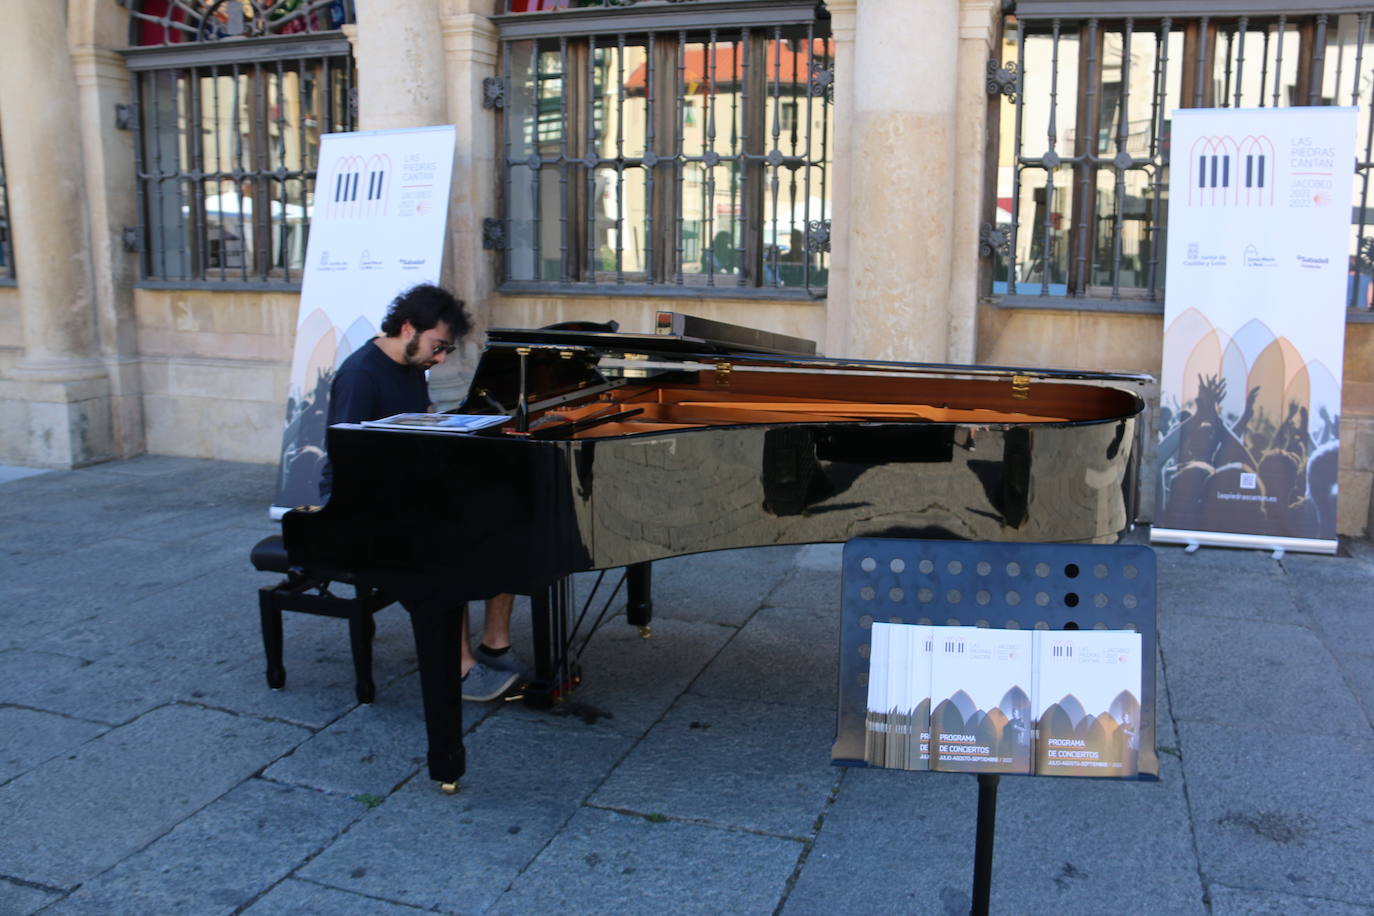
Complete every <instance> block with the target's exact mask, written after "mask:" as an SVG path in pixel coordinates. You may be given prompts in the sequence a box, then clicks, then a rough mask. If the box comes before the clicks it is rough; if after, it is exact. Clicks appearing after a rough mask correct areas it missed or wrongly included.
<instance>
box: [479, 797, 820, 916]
mask: <svg viewBox="0 0 1374 916" xmlns="http://www.w3.org/2000/svg"><path fill="white" fill-rule="evenodd" d="M803 850H804V845H803V844H802V843H801V842H800V841H797V840H792V839H785V838H782V837H775V836H763V835H760V834H756V833H750V832H747V831H739V830H724V829H720V828H717V827H709V826H706V825H703V824H692V823H683V822H680V821H675V820H667V819H665V820H650V819H648V818H644V817H638V816H633V815H625V814H620V813H617V812H613V811H598V810H595V809H586V808H584V809H582V810H581V811H579V812H577V814H576V816H575V817H573V819H572V820H571V821H570V822H569V823H568V825H567V826H566V827H565V828H564V829H563V830H561V831H559V833H558V836H557V837H556V838H555V839H554V840H553V842H551V843H550V844H549V846H548V848H546V849H545V850H543V851H542V852H540V854H539V856H538V858H536V859H535V860H534V862H533V863H531V865H530V866H529V867H528V868H527V869H526V870H525V871H524V872H522V873H521V874H520V875H519V876H518V877H516V879H515V880H514V882H513V883H512V884H511V887H510V889H509V890H508V891H506V892H505V893H504V894H502V895H501V896H500V898H498V899H497V900H496V901H495V903H494V904H493V905H492V907H491V908H490V909H489V910H487V911H486V912H487V913H489V914H493V916H495V914H510V916H521V914H526V913H617V914H625V916H630V914H641V913H642V914H645V916H657V914H662V913H702V914H712V916H714V914H719V913H771V912H773V910H774V909H775V908H776V906H777V904H778V901H779V900H780V899H781V898H782V894H783V892H784V891H785V889H786V887H787V883H788V881H789V880H790V879H791V877H792V874H793V872H794V870H795V869H796V867H797V863H798V860H799V858H800V857H801V855H802V853H803Z"/></svg>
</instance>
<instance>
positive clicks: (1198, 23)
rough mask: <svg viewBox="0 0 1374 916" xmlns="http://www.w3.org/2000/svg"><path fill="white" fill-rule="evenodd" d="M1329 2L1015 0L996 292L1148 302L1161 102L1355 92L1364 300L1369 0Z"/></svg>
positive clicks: (1354, 281) (1156, 235) (1355, 272)
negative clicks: (1289, 7) (1219, 9)
mask: <svg viewBox="0 0 1374 916" xmlns="http://www.w3.org/2000/svg"><path fill="white" fill-rule="evenodd" d="M1290 2H1291V0H1290ZM1337 5H1338V6H1340V7H1341V9H1339V10H1337V11H1335V12H1331V13H1320V12H1309V11H1301V12H1292V13H1288V12H1283V11H1282V10H1278V9H1265V8H1263V4H1262V3H1258V4H1257V7H1259V8H1257V9H1256V10H1255V11H1254V12H1253V14H1251V15H1240V14H1237V13H1236V12H1235V10H1234V8H1232V9H1230V10H1228V11H1226V12H1225V13H1224V14H1221V13H1219V14H1217V15H1207V14H1206V11H1205V10H1203V9H1200V7H1203V6H1205V4H1197V3H1183V2H1178V0H1152V2H1148V3H1146V2H1123V3H1115V4H1112V3H1107V4H1094V5H1093V9H1094V11H1097V10H1103V11H1104V13H1103V14H1102V15H1098V16H1075V15H1073V14H1074V12H1075V11H1076V10H1077V9H1081V8H1082V7H1083V4H1081V3H1077V2H1074V0H1021V2H1019V3H1018V4H1017V5H1016V11H1015V14H1014V15H1012V16H1009V17H1008V18H1007V19H1006V23H1005V26H1006V27H1005V30H1004V37H1003V45H1002V48H1003V61H1004V62H1006V63H1009V64H1010V66H1009V67H1006V68H1005V69H1007V70H1011V71H1012V73H1013V74H1014V77H1015V82H1014V84H1013V86H1012V87H1011V88H1012V90H1013V92H1014V103H1013V104H1012V105H1007V106H1003V108H1002V113H1001V120H1000V135H1001V140H1000V150H999V155H998V178H997V190H996V201H995V208H994V207H993V206H992V202H989V203H990V206H989V209H990V210H993V209H995V216H993V218H992V220H991V221H990V222H991V223H992V224H993V225H995V226H996V228H997V229H1000V232H997V233H993V236H994V240H995V241H1000V242H1001V243H1002V244H1001V245H1000V246H997V245H990V246H989V249H991V253H992V254H993V255H994V266H993V271H992V281H993V282H992V292H993V294H994V295H996V296H1001V297H1002V300H1001V301H1002V302H1003V303H1004V304H1022V305H1031V304H1036V303H1039V304H1045V305H1050V304H1053V303H1055V302H1058V303H1062V304H1064V305H1066V306H1067V305H1070V304H1071V303H1073V304H1080V305H1087V304H1092V303H1094V302H1101V303H1104V304H1107V305H1109V307H1122V303H1129V302H1130V301H1131V300H1135V301H1137V302H1141V303H1142V306H1141V307H1145V308H1149V309H1157V308H1158V307H1159V305H1158V304H1157V303H1161V302H1162V301H1163V291H1164V286H1165V259H1164V253H1165V250H1166V233H1167V225H1166V214H1167V205H1168V195H1169V174H1168V165H1167V163H1168V150H1169V127H1170V121H1171V115H1172V113H1173V111H1174V110H1175V109H1178V108H1204V107H1225V108H1231V107H1235V108H1262V107H1271V106H1272V107H1288V106H1296V105H1351V106H1355V107H1357V108H1358V109H1359V134H1358V136H1359V138H1360V141H1359V148H1357V157H1358V158H1357V161H1356V163H1355V168H1354V171H1353V175H1352V180H1353V181H1354V200H1355V206H1354V208H1353V213H1352V225H1351V282H1350V284H1349V305H1350V307H1352V308H1364V309H1368V308H1370V306H1371V304H1372V303H1374V292H1372V290H1374V284H1371V277H1372V276H1374V233H1371V231H1370V224H1371V223H1374V210H1371V209H1370V207H1369V204H1370V201H1369V192H1370V168H1371V165H1372V164H1374V163H1372V162H1371V159H1374V155H1372V154H1374V132H1372V131H1371V127H1372V126H1374V122H1372V121H1371V117H1370V112H1371V95H1372V91H1374V55H1370V54H1367V53H1366V52H1367V51H1368V50H1369V48H1368V44H1367V42H1368V38H1369V33H1370V12H1371V11H1374V6H1370V5H1366V4H1360V5H1359V8H1356V4H1353V3H1349V2H1346V3H1338V4H1337ZM1232 7H1233V5H1232ZM1170 13H1174V14H1176V15H1169V14H1170ZM988 228H993V227H992V226H989V227H988ZM989 249H985V253H987V252H988V250H989ZM1066 300H1067V301H1066ZM1075 301H1076V302H1075ZM1152 303H1153V304H1152ZM1125 307H1129V306H1125Z"/></svg>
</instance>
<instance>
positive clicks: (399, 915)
mask: <svg viewBox="0 0 1374 916" xmlns="http://www.w3.org/2000/svg"><path fill="white" fill-rule="evenodd" d="M243 912H244V916H415V914H416V913H423V912H427V911H426V910H421V909H418V908H417V907H413V906H407V905H405V904H401V903H392V902H391V901H389V900H379V899H377V898H376V897H366V896H363V895H362V894H351V893H349V892H348V891H341V890H338V889H337V888H333V887H324V886H323V885H320V884H316V883H314V882H313V881H298V880H296V879H294V878H291V879H287V880H286V881H283V882H282V883H281V884H278V885H277V886H275V887H273V888H272V889H271V890H269V891H268V892H267V893H266V894H264V895H263V897H262V898H261V899H260V900H258V902H257V903H254V904H253V905H252V906H250V907H249V908H248V909H246V910H244V911H243Z"/></svg>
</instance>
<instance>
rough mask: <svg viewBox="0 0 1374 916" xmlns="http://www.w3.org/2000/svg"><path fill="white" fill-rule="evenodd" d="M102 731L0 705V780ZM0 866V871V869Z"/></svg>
mask: <svg viewBox="0 0 1374 916" xmlns="http://www.w3.org/2000/svg"><path fill="white" fill-rule="evenodd" d="M105 731H106V726H104V725H100V724H97V723H94V722H84V721H82V720H80V719H72V718H69V717H67V716H58V715H53V714H52V713H47V712H40V711H39V710H36V709H23V708H20V707H17V706H0V735H4V741H3V743H0V783H5V782H8V781H9V780H11V779H13V778H14V777H15V776H18V775H19V774H20V773H24V772H27V771H28V770H31V769H33V768H34V767H36V766H38V765H39V764H41V763H43V762H44V761H46V760H50V759H52V758H53V757H56V756H58V755H59V754H65V753H68V752H70V751H74V750H75V749H77V748H79V747H80V746H81V745H83V744H85V743H86V742H87V741H90V740H91V739H92V738H96V737H98V736H100V735H101V734H103V733H104V732H105ZM3 871H4V868H3V866H0V872H3Z"/></svg>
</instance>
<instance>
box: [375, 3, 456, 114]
mask: <svg viewBox="0 0 1374 916" xmlns="http://www.w3.org/2000/svg"><path fill="white" fill-rule="evenodd" d="M357 9H358V29H357V42H356V43H355V44H354V49H355V56H356V58H357V63H358V127H359V129H360V130H391V129H394V128H398V127H430V126H432V125H435V124H447V123H448V120H447V118H448V98H447V94H448V93H447V84H446V82H445V79H444V42H443V36H442V34H441V33H440V31H439V2H438V0H387V2H386V3H359V4H358V5H357Z"/></svg>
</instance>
